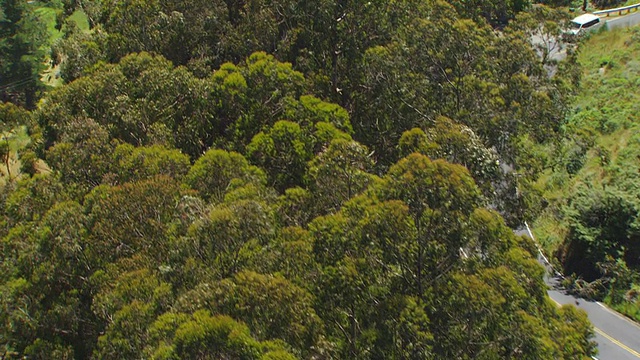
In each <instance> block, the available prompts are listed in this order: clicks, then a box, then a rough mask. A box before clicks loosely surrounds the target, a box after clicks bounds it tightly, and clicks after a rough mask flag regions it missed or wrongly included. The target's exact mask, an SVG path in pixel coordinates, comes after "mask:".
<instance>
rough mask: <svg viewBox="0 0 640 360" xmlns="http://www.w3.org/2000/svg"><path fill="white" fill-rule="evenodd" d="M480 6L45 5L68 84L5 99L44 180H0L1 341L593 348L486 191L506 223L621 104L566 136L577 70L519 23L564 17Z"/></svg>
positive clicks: (310, 349)
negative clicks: (55, 23) (25, 104)
mask: <svg viewBox="0 0 640 360" xmlns="http://www.w3.org/2000/svg"><path fill="white" fill-rule="evenodd" d="M8 1H9V0H6V1H5V2H7V4H9V3H8ZM11 4H13V3H11ZM11 4H9V5H11ZM3 5H6V4H4V3H3ZM16 5H18V4H17V3H16ZM476 5H477V6H474V7H465V6H464V5H463V4H462V3H461V2H455V1H452V2H450V3H447V2H443V1H437V0H435V1H431V0H429V1H426V2H425V1H418V0H406V1H404V0H403V1H396V2H391V3H390V2H388V1H382V0H373V1H368V2H361V1H353V0H345V1H334V0H331V1H320V2H313V3H311V2H300V1H292V0H277V1H263V0H256V1H250V2H246V3H243V2H234V1H221V0H215V1H204V0H195V1H189V2H184V1H182V2H180V1H174V0H170V1H142V0H136V1H128V2H119V1H116V2H108V1H89V2H86V1H85V2H75V1H67V0H64V4H59V6H64V10H61V12H60V15H59V18H60V19H62V18H64V17H65V16H66V15H68V14H71V13H74V12H76V11H82V12H84V13H85V14H86V15H87V21H88V23H89V25H90V26H91V29H90V30H87V29H79V28H75V27H74V25H72V23H70V22H67V23H66V24H63V23H62V22H61V23H60V24H59V25H60V29H62V31H64V32H65V34H64V38H63V39H62V40H60V42H59V43H58V44H57V46H56V48H55V50H54V52H53V56H54V57H56V59H55V60H56V62H59V65H60V71H61V74H62V76H63V77H64V79H66V80H67V81H68V83H67V84H66V85H62V86H60V87H59V88H57V89H55V90H53V91H51V92H49V93H48V94H47V95H46V96H45V97H44V98H43V99H42V101H40V102H39V104H38V108H37V109H36V110H35V111H34V112H33V115H31V114H30V113H27V112H24V111H21V110H18V109H17V108H16V107H14V106H10V105H2V106H0V115H2V116H0V118H1V120H2V132H3V135H4V134H7V133H8V131H9V130H11V129H13V128H14V127H15V126H16V125H19V126H27V127H28V134H29V136H31V141H32V143H33V148H29V149H27V150H28V151H33V152H31V153H29V152H27V153H23V152H22V148H21V147H17V146H14V145H13V144H15V143H14V142H13V139H12V141H9V142H8V144H9V146H8V148H9V151H5V154H6V153H8V152H15V151H16V150H19V151H20V152H21V154H20V158H21V159H24V161H23V165H25V164H26V165H25V172H27V169H28V168H27V166H28V167H29V168H31V170H29V171H28V173H33V176H31V177H27V176H23V177H22V178H20V179H19V180H18V181H15V182H8V183H7V184H6V186H4V187H2V188H0V349H1V350H0V351H2V354H3V355H2V356H5V357H10V358H24V357H33V358H47V356H49V357H55V358H63V359H64V358H78V359H87V358H105V359H117V358H151V359H183V358H184V359H204V358H211V359H214V358H215V359H218V358H225V359H226V358H229V359H282V360H285V359H286V360H289V359H295V358H318V359H320V358H326V359H330V358H338V359H392V360H393V359H398V360H399V359H435V358H441V357H444V358H452V359H456V358H525V359H540V358H578V357H588V356H591V355H592V354H593V350H594V345H593V344H592V343H591V342H590V338H591V337H592V336H593V332H592V331H591V328H590V326H589V324H588V322H587V321H586V318H585V317H584V314H582V313H580V312H572V311H571V310H567V309H556V308H555V307H553V306H552V305H551V304H550V302H549V301H548V299H547V297H546V295H545V294H546V287H545V284H544V281H543V275H544V269H543V268H541V267H540V266H539V265H538V263H537V262H536V260H535V258H534V252H535V251H533V250H532V245H531V243H529V242H526V241H524V240H523V239H517V238H516V237H515V236H514V235H513V233H512V231H511V229H509V228H508V227H507V226H506V225H505V222H504V220H503V219H502V218H501V217H500V215H499V214H498V213H496V212H495V211H492V210H489V209H487V207H491V208H497V209H498V210H500V211H502V212H503V213H504V215H506V216H508V217H509V219H510V221H511V222H513V223H516V222H517V220H518V219H521V218H523V217H525V216H526V215H527V214H529V213H531V212H532V211H533V210H535V209H536V207H537V206H539V205H538V204H537V203H538V202H537V201H536V196H537V192H536V191H537V189H536V187H535V186H534V183H533V181H534V180H535V178H536V176H537V172H538V171H540V169H542V168H544V167H545V166H549V164H550V163H551V159H558V163H557V164H553V165H551V166H555V167H557V168H561V169H564V170H565V171H566V170H568V168H571V169H573V170H576V171H577V170H578V167H579V166H578V165H583V163H584V165H585V166H584V167H587V166H589V159H590V158H589V156H590V152H591V150H590V149H591V145H592V144H594V141H595V140H594V139H595V136H594V134H595V132H597V131H603V132H604V131H611V132H615V131H619V130H621V129H628V128H630V124H631V121H630V120H629V119H625V118H624V116H619V115H613V114H614V110H615V109H616V107H615V106H613V105H609V106H607V107H602V108H600V107H596V106H592V107H591V108H593V109H595V108H598V109H600V110H598V111H599V112H595V111H594V112H592V113H585V114H583V115H584V116H583V120H582V121H583V122H584V123H588V124H589V125H591V129H592V131H586V130H585V131H584V132H583V133H580V135H576V136H573V137H571V136H568V137H567V140H565V141H561V140H558V134H559V133H560V131H564V132H565V133H568V132H569V131H570V130H571V127H570V126H568V125H567V126H561V125H562V121H563V119H564V115H565V106H566V104H567V99H568V96H569V95H570V94H571V90H572V89H571V84H573V83H574V82H573V81H575V77H572V76H573V75H574V73H573V72H572V67H571V66H572V63H571V62H570V61H568V62H567V63H566V64H562V65H557V66H556V65H554V64H553V63H551V62H550V61H548V59H546V60H545V59H544V58H543V59H539V58H538V57H537V54H536V52H535V50H534V49H532V48H531V47H530V46H529V44H528V41H527V40H526V39H529V38H530V37H531V35H532V32H535V31H538V30H537V27H536V26H537V25H538V23H537V22H536V21H537V20H536V19H539V18H538V16H540V19H542V18H544V19H545V21H547V20H548V23H547V22H545V26H544V27H543V28H542V29H541V30H540V31H542V32H544V33H545V34H553V33H554V31H556V30H558V29H559V28H560V26H559V25H558V24H559V22H560V21H561V18H560V17H559V15H558V14H556V13H554V12H546V10H544V11H540V12H536V13H533V14H532V15H531V16H529V17H527V16H522V15H517V16H516V13H517V12H519V11H521V10H523V9H525V8H526V7H527V6H528V3H527V2H517V1H514V2H506V3H505V2H503V3H499V2H495V1H493V2H491V1H490V2H485V3H482V4H480V3H478V4H476ZM25 6H30V5H25ZM3 9H8V7H6V6H4V7H3ZM14 15H15V14H10V13H6V12H5V13H2V16H0V19H2V20H0V30H2V29H4V28H5V27H3V26H5V25H8V23H7V21H6V20H7V19H9V18H10V17H11V16H14ZM49 15H51V14H49ZM552 15H553V16H552ZM556 15H558V18H556V17H554V16H556ZM547 17H548V18H547ZM52 19H53V18H51V19H50V20H52ZM507 20H510V21H511V23H510V24H511V25H509V26H507V27H505V28H503V29H501V31H500V32H496V31H495V30H494V29H493V28H492V27H491V26H504V25H505V21H507ZM520 21H523V22H524V23H522V24H520ZM50 25H52V23H50ZM534 28H535V29H534ZM3 39H4V38H3ZM6 41H8V40H5V42H6ZM0 45H1V44H0ZM1 50H4V49H2V48H0V56H4V55H6V54H4V53H2V51H1ZM141 51H142V52H141ZM145 51H148V52H145ZM256 51H260V52H256ZM270 54H273V55H270ZM571 59H574V58H571ZM611 60H612V61H613V62H615V64H616V66H614V67H611V68H609V69H607V71H611V72H615V71H619V70H621V69H622V64H624V61H622V60H621V59H617V58H614V55H613V54H612V59H611ZM625 61H626V60H625ZM3 64H4V63H3ZM3 66H4V65H3ZM0 67H2V66H0ZM547 69H552V72H553V71H555V74H556V75H555V76H554V77H553V78H549V76H548V75H549V73H548V72H547ZM0 70H1V69H0ZM614 83H618V84H620V83H624V84H626V85H627V86H630V85H631V84H633V82H631V81H623V80H616V81H611V84H614ZM628 114H632V112H631V111H629V112H628ZM604 115H606V116H604ZM32 116H33V118H34V119H36V120H37V124H32V123H31V120H30V119H31V117H32ZM603 119H604V120H603ZM21 137H22V135H21ZM626 139H627V140H629V143H635V142H637V141H636V140H637V139H635V138H633V137H627V138H626ZM21 141H22V140H21ZM24 142H25V143H27V142H28V141H27V140H24ZM638 143H640V142H638ZM541 144H553V146H557V148H554V149H553V150H554V152H550V153H549V154H559V155H560V156H553V155H546V153H545V151H543V150H544V149H543V146H542V145H541ZM601 150H602V151H600V155H602V156H603V158H606V163H607V164H608V165H607V166H608V169H607V171H610V172H611V173H612V174H613V173H617V174H624V176H621V177H620V179H621V180H620V181H619V182H615V184H614V182H612V186H613V185H615V186H616V187H617V188H619V189H633V188H635V182H634V181H633V178H632V176H631V174H632V173H637V171H636V170H637V169H636V168H634V167H624V166H621V165H622V163H619V162H618V161H619V160H620V159H622V158H625V159H627V161H630V159H634V158H637V154H636V152H635V151H631V150H630V151H628V152H623V151H621V152H613V151H610V152H606V151H605V150H606V149H605V147H601ZM24 154H26V155H24ZM36 154H37V155H38V156H40V157H42V158H43V160H45V161H46V162H47V164H46V165H45V164H44V163H42V162H41V161H37V160H36V159H37V158H36V157H35V156H34V155H36ZM3 155H4V154H3ZM401 157H402V159H401ZM12 159H13V158H12ZM30 159H31V160H30ZM498 159H500V161H501V162H505V163H506V166H505V167H504V168H507V167H514V168H515V167H516V166H517V168H518V173H519V174H522V176H521V177H519V178H516V177H515V176H514V175H513V174H506V175H505V174H503V173H502V169H501V168H500V167H499V166H498V165H499V164H498V162H497V160H498ZM3 160H5V162H6V157H5V159H3ZM580 160H584V161H583V162H582V163H579V162H580ZM602 161H603V162H604V160H602ZM27 163H31V165H29V164H27ZM47 166H49V167H50V168H51V170H52V171H51V173H49V174H47V175H45V174H39V173H38V172H43V171H46V168H47ZM571 166H573V167H571ZM465 167H466V168H465ZM12 170H13V169H12ZM566 176H567V178H568V176H569V175H568V174H566ZM567 181H568V180H567ZM515 185H518V186H517V188H516V186H515ZM519 192H521V193H519ZM507 205H508V206H507ZM573 205H575V206H574V208H575V209H574V210H575V212H576V214H577V215H576V218H579V219H584V218H585V216H583V215H585V213H588V212H589V211H591V210H590V209H592V208H593V209H595V210H594V212H598V211H600V209H599V208H597V207H594V206H591V204H589V203H588V201H586V200H584V201H583V200H582V199H576V200H575V203H574V204H572V206H573ZM609 205H611V204H609ZM623 205H624V206H622V207H620V208H616V207H615V206H609V207H608V208H607V209H608V210H616V211H617V210H620V209H622V210H625V211H627V210H629V209H632V210H633V209H635V207H634V206H635V205H633V203H632V202H631V200H629V202H628V203H627V202H624V203H623ZM627 205H628V206H627ZM509 206H511V207H509ZM608 210H607V211H608ZM625 211H618V213H620V214H622V215H621V216H619V217H622V216H623V215H624V214H626V212H625ZM627 212H628V211H627ZM586 218H587V219H588V218H589V216H586ZM626 225H628V226H627V227H626V229H628V230H629V231H628V234H629V235H630V236H631V237H630V238H629V239H635V237H634V236H635V232H634V230H633V229H635V228H636V224H635V222H633V223H627V224H626ZM590 231H591V230H589V231H586V232H585V233H586V234H587V235H589V234H592V232H590ZM596 238H597V237H593V239H596ZM601 238H602V239H600V238H597V240H595V243H606V242H608V241H609V239H608V238H605V237H601ZM588 240H589V241H591V238H589V239H588ZM600 240H605V241H604V242H603V241H600ZM607 246H608V245H607ZM627 247H629V246H628V244H627V245H625V246H624V247H621V249H624V251H628V254H629V256H637V255H636V254H634V253H633V252H632V251H629V250H627ZM599 266H600V267H601V268H602V269H605V271H607V274H612V275H611V277H612V278H613V277H614V276H615V277H616V279H617V283H616V284H617V285H616V286H619V288H620V289H622V288H625V287H628V286H632V284H633V283H634V282H635V279H636V278H635V277H634V276H633V269H632V268H630V267H629V266H627V263H626V262H625V263H620V262H616V261H613V260H611V259H610V258H609V257H607V258H605V259H604V261H603V262H601V263H600V265H599ZM623 279H624V280H623ZM608 295H610V296H611V297H615V298H616V299H620V298H621V297H625V296H631V295H632V294H629V293H626V292H625V291H624V290H620V291H616V292H611V293H610V294H608ZM2 356H0V357H2Z"/></svg>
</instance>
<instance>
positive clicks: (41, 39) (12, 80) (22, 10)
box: [0, 0, 47, 109]
mask: <svg viewBox="0 0 640 360" xmlns="http://www.w3.org/2000/svg"><path fill="white" fill-rule="evenodd" d="M0 10H1V13H2V15H3V16H2V17H0V99H1V100H2V101H11V102H14V103H17V104H21V105H24V106H26V107H27V108H30V109H31V108H34V107H35V104H36V100H37V96H38V92H39V91H40V90H41V89H42V86H43V85H42V83H41V82H40V71H41V70H43V67H44V66H43V64H42V63H43V61H44V54H45V53H44V49H43V45H45V43H46V41H47V33H46V28H45V27H44V21H43V20H41V19H39V18H38V15H37V13H36V12H35V11H34V8H33V7H32V6H31V5H30V4H28V3H27V2H25V1H20V0H3V1H2V2H0Z"/></svg>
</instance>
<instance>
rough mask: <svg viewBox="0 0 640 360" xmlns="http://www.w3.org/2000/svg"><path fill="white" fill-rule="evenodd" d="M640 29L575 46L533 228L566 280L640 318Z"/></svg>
mask: <svg viewBox="0 0 640 360" xmlns="http://www.w3.org/2000/svg"><path fill="white" fill-rule="evenodd" d="M639 58H640V29H638V28H630V29H622V30H616V31H604V32H600V33H598V34H593V36H591V37H590V38H588V39H586V40H585V41H584V42H583V43H582V44H580V48H579V53H578V61H579V63H580V66H581V68H582V80H581V82H580V86H579V92H578V93H577V96H576V98H575V100H574V102H573V110H572V113H571V115H570V116H569V117H568V120H567V122H566V124H565V125H564V126H563V133H564V136H563V138H562V139H561V140H560V142H559V143H558V144H557V145H556V147H555V149H550V150H549V151H550V152H552V153H553V159H554V160H553V161H552V162H551V163H550V166H549V167H548V168H547V169H546V171H545V173H544V176H542V177H541V180H540V182H539V185H540V186H541V188H542V189H543V191H544V193H545V198H546V199H547V200H548V201H549V206H548V207H547V208H546V209H545V211H544V213H543V214H542V215H541V216H540V218H539V219H538V220H537V222H536V226H535V227H534V229H535V233H536V234H537V235H538V238H539V239H540V240H541V242H542V243H543V244H544V246H545V247H546V249H547V250H548V251H550V252H554V253H555V255H556V260H557V261H558V262H559V266H562V267H563V268H564V270H565V273H566V274H568V275H570V279H569V280H568V281H567V285H568V286H571V287H573V288H574V289H575V290H576V291H578V292H580V293H581V294H583V295H585V296H588V297H592V298H597V299H600V300H604V301H605V302H607V303H608V304H610V305H611V306H612V307H613V308H615V309H617V310H619V311H621V312H623V313H625V314H627V315H629V316H630V317H632V318H635V319H636V320H640V313H639V309H640V307H639V306H638V305H639V302H638V294H639V292H638V290H639V289H640V288H639V283H638V279H639V276H638V274H639V273H638V271H639V270H640V243H639V242H638V240H640V232H639V231H640V227H639V226H638V225H640V218H639V210H640V199H639V197H638V191H639V189H640V176H639V174H640V161H639V160H640V137H639V135H638V134H639V133H640V117H639V115H638V114H640V105H639V104H640V61H638V59H639Z"/></svg>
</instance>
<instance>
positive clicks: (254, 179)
mask: <svg viewBox="0 0 640 360" xmlns="http://www.w3.org/2000/svg"><path fill="white" fill-rule="evenodd" d="M185 182H186V183H187V184H188V185H189V186H191V188H193V189H195V190H197V191H198V192H199V194H200V196H201V197H202V198H203V199H205V200H207V201H211V202H213V203H219V202H221V201H222V200H223V198H224V194H225V193H226V192H228V191H229V190H231V189H233V188H234V187H240V186H243V185H246V184H248V183H257V184H263V183H265V182H266V177H265V175H264V172H263V171H262V170H261V169H259V168H257V167H255V166H251V165H249V163H248V162H247V160H246V159H245V158H244V157H243V156H242V155H240V154H238V153H236V152H227V151H224V150H218V149H211V150H209V151H207V152H206V153H205V154H204V155H203V156H201V157H200V158H199V159H198V161H196V163H195V164H193V166H192V167H191V169H189V173H188V174H187V176H186V178H185Z"/></svg>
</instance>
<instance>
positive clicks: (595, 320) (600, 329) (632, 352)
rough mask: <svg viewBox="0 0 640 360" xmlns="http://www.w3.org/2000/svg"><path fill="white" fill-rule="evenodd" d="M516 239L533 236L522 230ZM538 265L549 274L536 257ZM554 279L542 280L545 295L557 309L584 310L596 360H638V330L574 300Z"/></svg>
mask: <svg viewBox="0 0 640 360" xmlns="http://www.w3.org/2000/svg"><path fill="white" fill-rule="evenodd" d="M516 234H518V235H527V236H529V237H531V238H532V239H535V238H534V237H533V234H532V233H531V230H530V229H529V227H528V226H527V227H526V229H523V230H519V231H516ZM538 261H540V263H541V264H542V265H543V266H545V268H547V270H549V271H548V273H553V270H552V269H551V268H550V265H549V261H548V260H547V258H546V257H545V256H544V255H543V254H542V253H540V256H539V257H538ZM558 280H559V278H558V277H550V276H549V277H546V278H545V282H546V283H547V285H548V286H549V290H547V293H548V294H549V297H550V298H551V300H553V301H554V302H555V303H556V304H558V305H564V304H572V305H574V306H576V307H577V308H580V309H582V310H584V311H585V312H586V313H587V314H588V315H589V320H590V321H591V323H592V324H593V327H594V330H595V335H596V336H595V341H596V342H597V343H598V352H599V354H598V356H597V358H594V359H598V360H638V359H640V326H638V325H637V324H636V323H634V322H632V321H631V320H629V319H627V318H625V317H623V316H622V315H620V314H618V313H616V312H615V311H613V310H611V309H609V308H607V307H606V306H605V305H604V304H602V303H600V302H597V301H589V300H585V299H581V298H577V297H575V296H573V295H571V294H568V293H566V292H565V291H564V290H563V289H562V287H561V286H560V283H559V281H558Z"/></svg>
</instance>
